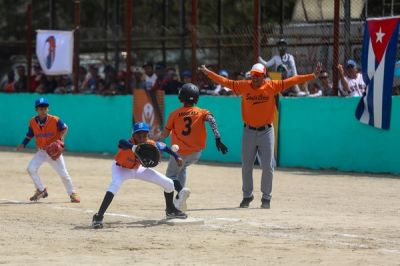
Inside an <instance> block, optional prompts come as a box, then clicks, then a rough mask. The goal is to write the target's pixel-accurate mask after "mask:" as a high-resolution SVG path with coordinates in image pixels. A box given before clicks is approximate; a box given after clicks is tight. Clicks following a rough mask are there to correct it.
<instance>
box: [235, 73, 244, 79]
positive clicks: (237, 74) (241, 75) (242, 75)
mask: <svg viewBox="0 0 400 266" xmlns="http://www.w3.org/2000/svg"><path fill="white" fill-rule="evenodd" d="M235 77H236V80H243V79H246V74H245V73H244V72H236V73H235Z"/></svg>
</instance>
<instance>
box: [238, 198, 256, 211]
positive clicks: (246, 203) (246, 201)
mask: <svg viewBox="0 0 400 266" xmlns="http://www.w3.org/2000/svg"><path fill="white" fill-rule="evenodd" d="M253 199H254V195H251V197H250V198H243V200H242V202H241V203H240V206H239V207H240V208H248V207H249V205H250V202H252V201H253Z"/></svg>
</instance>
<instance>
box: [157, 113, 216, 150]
mask: <svg viewBox="0 0 400 266" xmlns="http://www.w3.org/2000/svg"><path fill="white" fill-rule="evenodd" d="M208 114H210V112H209V111H208V110H206V109H201V108H199V107H196V106H189V107H181V108H178V109H176V110H175V111H173V112H172V113H171V114H170V115H169V117H168V121H167V124H166V126H165V128H166V129H167V130H170V131H171V144H177V145H179V153H180V154H182V155H188V154H191V153H193V152H196V151H200V150H202V149H204V148H205V147H206V138H207V131H206V127H205V119H206V116H207V115H208Z"/></svg>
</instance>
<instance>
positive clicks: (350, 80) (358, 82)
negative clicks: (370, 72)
mask: <svg viewBox="0 0 400 266" xmlns="http://www.w3.org/2000/svg"><path fill="white" fill-rule="evenodd" d="M338 70H339V78H340V82H339V94H340V96H351V97H360V96H363V94H364V92H365V87H366V86H365V83H364V79H363V77H362V75H361V73H359V72H358V69H357V64H356V62H355V61H354V60H352V59H350V60H347V62H346V71H345V70H344V69H343V66H342V65H340V64H339V65H338Z"/></svg>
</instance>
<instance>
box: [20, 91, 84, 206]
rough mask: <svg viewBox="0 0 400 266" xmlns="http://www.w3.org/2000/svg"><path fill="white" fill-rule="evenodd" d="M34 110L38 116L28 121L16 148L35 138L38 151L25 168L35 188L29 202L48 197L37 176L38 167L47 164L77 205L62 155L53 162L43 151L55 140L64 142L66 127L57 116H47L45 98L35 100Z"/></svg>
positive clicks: (78, 199)
mask: <svg viewBox="0 0 400 266" xmlns="http://www.w3.org/2000/svg"><path fill="white" fill-rule="evenodd" d="M35 109H36V112H37V114H38V115H37V116H35V117H33V118H32V119H31V120H30V122H29V128H28V133H27V134H26V137H25V139H24V140H23V142H22V143H21V144H19V145H18V146H17V151H19V150H22V149H23V148H25V146H26V145H27V144H28V142H29V141H30V140H31V139H32V138H33V137H35V140H36V147H37V148H38V151H37V152H36V153H35V155H34V156H33V158H32V160H31V161H30V163H29V165H28V168H27V170H28V173H29V175H30V176H31V178H32V180H33V183H34V184H35V187H36V191H35V194H34V195H33V196H32V197H30V200H31V201H38V200H39V199H41V198H46V197H47V196H48V192H47V188H46V187H45V186H44V185H43V183H42V180H41V179H40V177H39V175H38V170H39V167H40V166H41V165H42V164H43V163H44V162H48V163H49V164H50V165H51V166H52V167H53V169H54V170H55V171H56V172H57V173H58V175H59V176H60V177H61V180H62V182H63V184H64V187H65V189H66V191H67V193H68V195H69V197H70V199H71V202H74V203H79V202H80V198H79V196H78V194H77V193H76V192H75V189H74V186H73V185H72V180H71V177H70V175H69V174H68V171H67V168H66V167H65V162H64V157H63V155H62V154H61V156H60V157H59V158H58V159H57V160H53V159H51V157H50V156H49V155H48V154H47V152H46V150H45V148H46V146H47V145H49V144H50V143H52V142H55V141H56V140H61V141H64V138H65V135H66V134H67V130H68V128H67V125H66V124H65V123H64V122H63V121H62V120H61V119H60V118H58V117H57V116H53V115H49V102H48V100H47V99H46V98H39V99H37V100H36V101H35Z"/></svg>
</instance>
